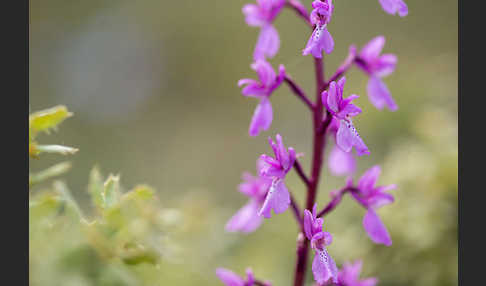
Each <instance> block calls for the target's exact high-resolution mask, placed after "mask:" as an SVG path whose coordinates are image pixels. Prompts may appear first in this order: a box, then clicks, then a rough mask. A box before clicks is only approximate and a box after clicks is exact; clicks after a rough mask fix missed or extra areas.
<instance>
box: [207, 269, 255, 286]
mask: <svg viewBox="0 0 486 286" xmlns="http://www.w3.org/2000/svg"><path fill="white" fill-rule="evenodd" d="M216 275H217V276H218V277H219V279H220V280H221V281H223V283H224V284H225V285H226V286H251V285H253V283H254V282H255V276H254V275H253V271H252V270H251V268H248V269H246V281H245V279H243V278H241V277H240V276H238V275H237V274H236V273H234V272H233V271H231V270H228V269H225V268H217V269H216Z"/></svg>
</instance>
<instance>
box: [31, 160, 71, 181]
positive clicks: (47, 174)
mask: <svg viewBox="0 0 486 286" xmlns="http://www.w3.org/2000/svg"><path fill="white" fill-rule="evenodd" d="M69 169H71V163H69V162H62V163H59V164H56V165H54V166H51V167H49V168H47V169H45V170H43V171H40V172H37V173H34V174H29V187H31V186H32V185H35V184H37V183H39V182H42V181H45V180H47V179H50V178H52V177H57V176H59V175H62V174H64V173H66V172H67V171H69Z"/></svg>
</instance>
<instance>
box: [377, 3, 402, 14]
mask: <svg viewBox="0 0 486 286" xmlns="http://www.w3.org/2000/svg"><path fill="white" fill-rule="evenodd" d="M378 1H379V2H380V4H381V7H382V8H383V10H385V12H387V13H388V14H391V15H395V14H397V13H398V15H399V16H400V17H405V16H407V15H408V7H407V4H405V2H403V0H378Z"/></svg>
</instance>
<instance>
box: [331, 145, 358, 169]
mask: <svg viewBox="0 0 486 286" xmlns="http://www.w3.org/2000/svg"><path fill="white" fill-rule="evenodd" d="M327 164H328V166H329V170H330V171H331V173H332V174H333V175H334V176H343V175H351V174H353V173H354V171H355V170H356V159H355V158H354V157H353V155H352V154H351V153H350V152H344V151H343V150H341V149H340V148H339V147H337V146H334V148H333V149H332V150H331V153H330V154H329V159H328V161H327Z"/></svg>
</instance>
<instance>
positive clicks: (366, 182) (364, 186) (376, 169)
mask: <svg viewBox="0 0 486 286" xmlns="http://www.w3.org/2000/svg"><path fill="white" fill-rule="evenodd" d="M380 174H381V167H380V166H379V165H375V166H373V167H371V168H369V169H368V170H367V171H366V172H364V173H363V175H361V178H359V181H358V189H359V190H360V191H361V192H363V193H365V194H366V195H367V194H368V193H369V192H371V191H372V190H373V187H374V186H375V184H376V181H377V180H378V177H379V176H380Z"/></svg>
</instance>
